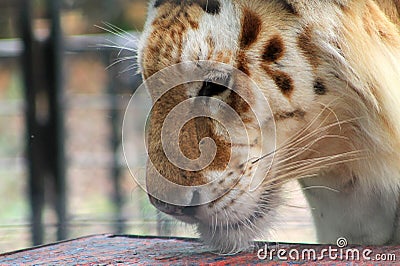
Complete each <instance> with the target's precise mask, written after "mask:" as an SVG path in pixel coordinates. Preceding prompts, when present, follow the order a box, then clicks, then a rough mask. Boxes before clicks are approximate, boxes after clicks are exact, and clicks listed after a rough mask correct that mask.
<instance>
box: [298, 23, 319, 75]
mask: <svg viewBox="0 0 400 266" xmlns="http://www.w3.org/2000/svg"><path fill="white" fill-rule="evenodd" d="M297 44H298V46H299V47H300V49H301V51H302V52H303V54H304V56H305V57H306V58H307V59H308V61H309V62H310V64H311V65H312V66H313V67H314V68H316V67H318V65H319V64H320V61H321V60H320V58H319V57H318V54H319V48H318V47H317V45H316V44H315V43H314V42H313V40H312V29H311V28H310V27H307V28H305V29H304V31H303V32H302V33H301V34H300V35H299V38H298V39H297Z"/></svg>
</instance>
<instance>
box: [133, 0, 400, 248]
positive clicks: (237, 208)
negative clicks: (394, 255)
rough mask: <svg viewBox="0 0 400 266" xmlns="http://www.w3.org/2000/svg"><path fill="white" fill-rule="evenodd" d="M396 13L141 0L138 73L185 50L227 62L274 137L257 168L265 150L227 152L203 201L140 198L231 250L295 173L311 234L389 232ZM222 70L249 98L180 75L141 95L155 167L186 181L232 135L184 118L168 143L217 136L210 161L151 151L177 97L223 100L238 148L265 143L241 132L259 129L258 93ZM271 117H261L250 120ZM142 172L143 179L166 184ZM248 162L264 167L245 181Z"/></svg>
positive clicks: (391, 236) (399, 106) (388, 0)
mask: <svg viewBox="0 0 400 266" xmlns="http://www.w3.org/2000/svg"><path fill="white" fill-rule="evenodd" d="M399 12H400V2H399V1H398V0H375V1H373V0H359V1H356V0H332V1H321V0H307V1H306V0H286V1H285V0H232V1H231V0H209V1H200V0H198V1H196V0H190V1H183V0H157V1H154V0H153V1H150V3H149V15H148V20H147V23H146V26H145V32H144V33H143V37H142V39H141V42H140V47H139V65H140V67H141V71H142V73H143V77H144V78H145V79H147V78H149V77H150V76H152V75H153V74H155V73H156V72H157V71H160V70H162V69H163V68H165V67H168V66H171V65H173V64H176V63H180V62H186V61H197V60H211V61H216V62H221V63H225V64H228V65H230V66H232V67H235V68H237V69H239V70H240V71H242V72H243V73H245V74H246V75H248V76H249V77H250V78H251V79H252V80H253V81H254V82H255V83H256V84H257V85H258V86H259V88H260V89H261V90H262V92H263V95H264V97H265V98H266V99H267V100H268V103H269V105H270V107H271V109H272V112H273V118H274V119H273V120H274V121H275V124H274V126H276V136H277V139H276V141H277V148H276V150H275V151H274V156H275V159H274V161H273V164H272V167H271V169H264V168H266V165H267V163H266V161H265V160H266V158H268V155H266V156H262V157H260V158H258V159H257V160H255V161H253V162H252V163H250V162H246V163H243V161H244V160H243V158H240V156H237V157H234V158H232V162H233V165H234V166H233V167H232V168H231V169H228V171H227V172H226V174H225V175H224V177H223V178H222V179H221V180H220V181H219V182H218V183H217V184H216V186H215V187H214V188H213V190H211V191H210V192H209V193H217V192H218V193H220V192H221V191H223V192H224V193H223V196H222V197H220V198H218V199H217V200H215V201H212V202H210V203H208V204H205V205H200V206H197V207H192V208H179V207H176V206H175V207H174V206H169V205H168V204H166V203H162V202H160V201H158V200H157V199H154V198H153V197H151V200H152V202H153V204H154V205H155V206H156V207H158V208H159V209H160V210H162V211H165V212H167V213H170V214H171V215H174V216H175V217H177V218H178V219H181V220H183V221H186V222H189V223H194V224H197V226H198V230H199V233H200V235H201V237H202V238H203V240H204V241H205V242H206V243H209V244H210V245H211V246H212V247H215V248H217V249H219V250H221V251H224V252H230V251H237V250H240V249H243V248H245V247H247V246H248V244H249V243H250V241H251V240H252V239H253V238H255V237H258V236H259V233H260V232H261V231H263V230H264V229H265V228H269V227H273V224H274V223H275V222H277V221H276V219H275V217H276V213H275V211H276V209H277V208H278V207H279V206H280V205H281V204H282V200H283V198H285V191H284V190H283V189H282V185H283V184H284V183H285V182H287V181H290V180H299V182H300V184H301V185H302V187H303V188H305V190H304V193H305V195H306V198H307V199H308V202H309V205H310V208H311V211H312V213H313V217H314V221H315V226H316V229H317V234H318V239H319V241H321V242H324V243H334V242H335V241H336V239H337V238H338V237H346V238H347V239H348V241H349V242H350V243H357V244H392V243H397V244H398V243H400V229H399V227H398V219H399V215H400V212H399V206H400V205H399V200H400V191H399V186H400V154H399V153H400V122H399V121H400V36H399V25H400V19H399V18H400V16H399ZM213 74H215V73H210V75H213ZM232 83H233V86H234V87H235V89H236V91H237V92H240V93H239V94H242V93H243V94H245V95H246V98H247V99H250V101H248V102H245V101H243V99H241V98H240V97H239V96H238V94H237V93H234V92H233V91H228V90H227V91H225V90H224V88H221V87H215V86H214V85H212V84H211V85H210V84H205V85H204V84H203V85H201V84H197V83H193V84H192V85H189V86H180V87H177V88H174V89H172V90H171V91H169V92H168V93H167V94H166V95H165V96H164V97H163V98H162V99H160V100H159V101H158V102H157V103H156V104H155V107H154V108H153V112H152V115H151V117H150V128H149V132H150V134H149V139H148V144H149V157H150V159H151V161H152V162H153V163H155V168H156V169H157V170H158V171H159V172H161V173H162V174H163V175H165V176H166V178H168V179H169V180H171V181H173V182H175V183H178V184H182V185H187V186H193V185H201V184H205V183H207V182H209V181H210V180H212V179H213V177H214V176H215V175H217V174H218V173H219V172H220V171H222V170H223V169H225V168H226V167H227V165H228V160H229V158H230V156H231V155H232V154H231V150H232V151H240V149H241V148H243V147H241V144H240V143H230V142H229V139H228V138H227V137H226V134H227V133H226V132H225V131H224V129H223V127H222V126H221V125H219V124H218V123H217V122H215V121H213V120H212V119H208V118H196V119H194V120H193V121H190V122H189V123H188V124H186V125H185V127H184V128H183V129H182V133H181V138H180V142H179V143H180V146H181V150H182V151H183V153H184V154H185V155H186V156H187V157H189V158H197V156H199V149H198V143H199V141H200V140H201V139H203V138H204V137H211V138H213V139H214V140H215V142H216V144H217V149H218V150H217V153H216V157H215V159H214V161H213V163H212V164H211V165H210V166H208V167H207V168H205V169H203V170H201V171H197V172H190V171H184V170H182V169H178V168H177V167H176V166H174V165H173V164H171V163H170V162H169V160H168V158H167V157H166V155H165V154H164V153H163V151H162V147H161V141H160V138H161V136H160V134H161V133H160V131H161V126H162V123H163V121H164V119H165V117H166V115H167V114H168V112H169V111H170V110H171V109H172V108H173V107H174V106H176V105H177V104H178V103H179V102H182V101H184V100H185V99H189V98H191V97H196V96H198V95H201V96H210V97H218V98H219V99H222V100H223V101H225V102H226V103H228V104H229V105H230V106H231V107H232V108H233V109H234V110H235V111H236V112H237V113H238V114H239V115H240V117H241V118H242V119H243V121H244V123H245V124H246V127H247V129H249V138H250V140H251V144H250V147H249V149H250V153H251V154H256V153H257V151H259V150H260V149H261V148H262V147H263V145H266V144H265V143H263V142H262V141H260V140H259V139H257V138H256V137H255V136H256V135H257V134H256V132H257V130H259V128H258V127H257V125H256V124H257V121H256V119H255V117H254V114H253V113H252V111H251V110H252V108H256V109H257V108H258V107H257V106H260V104H262V103H263V101H262V99H260V98H258V97H256V93H254V91H253V88H251V87H249V86H248V84H247V83H246V82H244V81H243V80H241V79H240V78H237V79H235V77H233V79H232ZM154 90H156V88H149V91H150V93H154ZM273 120H272V119H271V117H267V116H266V117H265V119H264V121H262V123H261V127H270V126H271V125H272V124H273V122H272V121H273ZM258 122H259V121H258ZM253 133H254V134H253ZM235 154H237V153H235ZM239 154H240V152H239ZM255 169H264V170H265V171H262V173H261V174H260V172H256V170H255ZM152 171H154V169H153V170H151V169H150V170H149V172H148V174H147V179H148V186H149V187H150V188H151V190H153V191H162V193H168V191H164V190H165V189H166V188H164V187H159V186H158V182H157V180H154V178H153V172H152ZM255 174H256V175H264V176H263V177H265V179H264V181H263V183H262V184H261V185H260V186H259V187H257V188H256V189H255V190H251V189H250V188H249V183H250V177H251V176H252V175H255ZM232 184H234V188H233V189H231V190H229V189H228V188H229V187H230V185H232ZM178 196H180V197H182V198H189V199H185V200H186V201H188V200H189V201H190V198H195V195H178ZM202 196H203V195H196V197H202Z"/></svg>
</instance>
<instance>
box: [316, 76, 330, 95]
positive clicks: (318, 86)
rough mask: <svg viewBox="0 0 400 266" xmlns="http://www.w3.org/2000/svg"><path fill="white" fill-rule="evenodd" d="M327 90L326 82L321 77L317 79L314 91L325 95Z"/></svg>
mask: <svg viewBox="0 0 400 266" xmlns="http://www.w3.org/2000/svg"><path fill="white" fill-rule="evenodd" d="M326 91H327V89H326V87H325V85H324V83H323V82H322V81H321V80H320V79H317V80H316V81H315V83H314V92H315V94H318V95H325V94H326Z"/></svg>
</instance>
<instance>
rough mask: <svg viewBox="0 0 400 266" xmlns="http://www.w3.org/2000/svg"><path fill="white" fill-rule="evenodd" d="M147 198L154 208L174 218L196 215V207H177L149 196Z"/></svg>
mask: <svg viewBox="0 0 400 266" xmlns="http://www.w3.org/2000/svg"><path fill="white" fill-rule="evenodd" d="M149 198H150V202H151V204H153V206H154V207H156V208H157V209H158V210H159V211H162V212H164V213H166V214H170V215H175V216H183V215H187V216H194V215H195V214H196V206H178V205H174V204H170V203H166V202H164V201H161V200H159V199H156V198H154V197H153V196H151V195H149Z"/></svg>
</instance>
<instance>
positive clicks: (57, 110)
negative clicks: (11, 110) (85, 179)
mask: <svg viewBox="0 0 400 266" xmlns="http://www.w3.org/2000/svg"><path fill="white" fill-rule="evenodd" d="M45 3H46V8H47V12H48V14H47V18H48V19H49V22H50V35H49V36H48V38H46V39H45V40H37V39H36V38H35V35H34V33H33V29H32V25H33V16H32V13H33V12H32V9H33V4H32V1H31V0H21V7H20V11H21V30H22V36H23V43H24V51H23V53H22V66H23V72H24V80H25V102H26V111H25V115H26V132H27V139H28V141H27V142H28V143H27V158H28V169H29V197H30V207H31V224H32V227H31V231H32V242H33V244H34V245H39V244H42V243H43V235H44V227H43V223H42V213H43V209H44V204H45V192H46V188H47V189H52V190H53V193H48V194H49V195H54V199H51V200H52V203H54V208H55V210H56V213H57V218H58V227H57V239H58V240H62V239H65V238H66V237H67V227H66V225H67V224H66V189H65V185H66V184H65V183H66V182H65V165H64V164H65V158H64V157H65V156H64V117H63V111H64V102H63V93H62V34H61V26H60V1H59V0H47V1H46V2H45ZM39 110H40V112H39ZM47 181H50V182H47ZM45 184H50V185H52V186H48V187H46V185H45Z"/></svg>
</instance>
